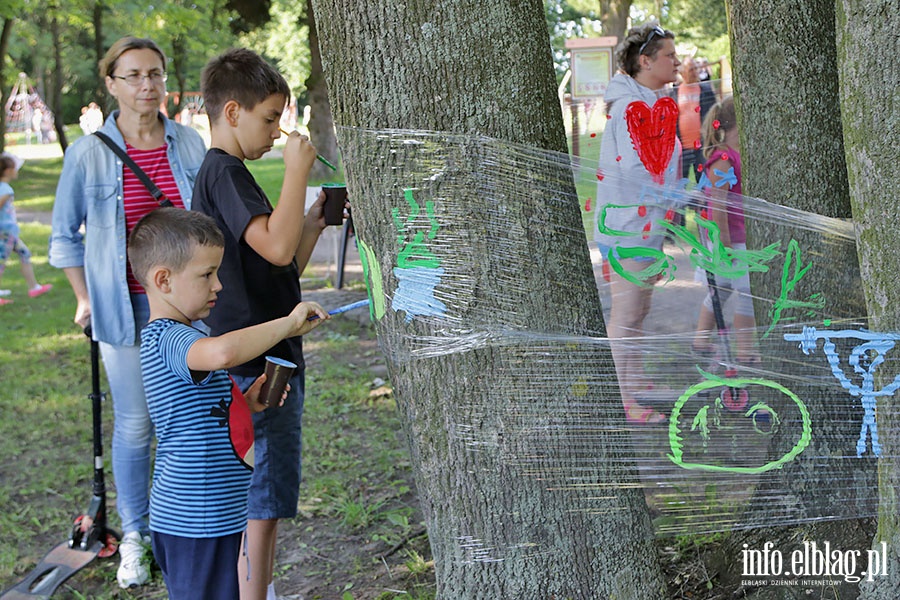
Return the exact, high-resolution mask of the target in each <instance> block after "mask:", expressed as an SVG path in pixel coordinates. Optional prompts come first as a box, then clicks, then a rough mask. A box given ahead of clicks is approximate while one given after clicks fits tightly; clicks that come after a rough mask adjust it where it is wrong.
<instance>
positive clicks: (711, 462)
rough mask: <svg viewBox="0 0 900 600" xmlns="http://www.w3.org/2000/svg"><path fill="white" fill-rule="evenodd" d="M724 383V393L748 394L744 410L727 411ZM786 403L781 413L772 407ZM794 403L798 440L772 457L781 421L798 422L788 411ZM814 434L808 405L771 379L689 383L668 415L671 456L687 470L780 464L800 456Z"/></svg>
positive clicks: (746, 469) (753, 469)
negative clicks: (772, 442) (773, 437)
mask: <svg viewBox="0 0 900 600" xmlns="http://www.w3.org/2000/svg"><path fill="white" fill-rule="evenodd" d="M723 388H724V390H725V393H726V394H732V395H735V396H736V395H738V394H746V395H747V396H749V398H750V401H749V403H748V404H747V406H746V407H744V408H745V410H741V411H734V410H729V408H728V407H727V406H726V401H723V400H722V397H721V395H720V394H719V391H720V390H722V389H723ZM723 395H725V394H723ZM782 395H783V396H782ZM784 396H786V398H785V397H784ZM726 397H727V395H726ZM766 400H768V401H766ZM782 405H784V408H782V409H781V413H782V414H781V415H779V414H778V413H777V412H776V411H775V410H774V409H773V408H772V407H773V406H782ZM794 407H796V411H797V412H798V414H799V417H800V423H801V426H800V428H799V430H798V432H797V434H796V443H795V444H794V446H793V447H792V448H791V449H790V450H789V451H788V452H787V453H786V454H784V455H783V456H781V457H780V458H778V459H776V460H769V459H768V455H767V451H768V440H769V438H770V437H771V435H772V434H773V433H774V431H775V429H776V428H778V427H779V426H781V425H782V424H783V423H785V422H796V421H797V419H796V416H797V413H795V414H790V411H793V410H794ZM787 417H789V418H787ZM811 433H812V425H811V421H810V418H809V411H808V410H807V408H806V406H805V405H804V404H803V402H802V401H801V400H800V398H798V397H797V395H796V394H794V393H793V392H791V391H790V390H788V389H787V388H785V387H784V386H782V385H781V384H779V383H776V382H774V381H772V380H769V379H742V378H733V379H730V378H718V377H712V376H710V378H708V379H706V380H705V381H701V382H700V383H698V384H696V385H693V386H691V387H689V388H688V389H687V390H685V392H684V394H682V395H681V397H679V398H678V400H677V401H676V402H675V406H674V408H673V410H672V415H671V417H670V418H669V447H670V449H671V450H672V453H671V454H669V458H670V459H671V460H672V462H674V463H675V464H676V465H678V466H680V467H683V468H685V469H698V470H704V471H719V472H729V473H762V472H765V471H769V470H771V469H780V468H781V467H782V466H784V464H785V463H788V462H790V461H792V460H793V459H794V458H796V457H797V456H798V455H799V454H800V453H801V452H803V450H804V449H805V448H806V446H808V445H809V440H810V435H811Z"/></svg>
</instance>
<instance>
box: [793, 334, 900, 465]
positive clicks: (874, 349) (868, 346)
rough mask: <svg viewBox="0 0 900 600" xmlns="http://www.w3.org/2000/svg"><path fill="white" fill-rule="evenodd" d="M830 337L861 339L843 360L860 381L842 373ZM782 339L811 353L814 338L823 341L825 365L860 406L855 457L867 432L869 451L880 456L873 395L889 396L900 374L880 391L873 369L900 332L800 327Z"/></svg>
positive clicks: (862, 448)
mask: <svg viewBox="0 0 900 600" xmlns="http://www.w3.org/2000/svg"><path fill="white" fill-rule="evenodd" d="M832 338H835V339H839V338H851V339H858V340H863V341H864V343H862V344H859V345H858V346H855V347H854V348H853V350H851V352H850V357H849V358H848V359H847V362H848V364H849V365H850V366H851V367H853V371H854V372H855V373H856V374H857V375H859V376H860V378H861V384H860V385H857V384H855V383H853V382H852V381H850V378H849V377H847V375H846V374H845V373H844V369H843V368H842V367H841V363H840V360H841V358H840V356H838V352H837V348H836V346H835V344H834V342H832V341H831V339H832ZM784 339H785V340H787V341H798V342H800V349H801V350H803V353H804V354H811V353H812V352H814V351H815V349H816V347H817V346H818V340H820V339H821V340H824V344H822V350H824V352H825V356H826V358H827V359H828V365H829V366H830V367H831V372H832V374H833V375H834V376H835V378H836V379H837V380H838V382H839V383H840V384H841V386H842V387H843V388H844V389H845V390H847V391H848V392H850V395H851V396H859V397H860V398H861V403H862V407H863V411H864V412H863V422H862V428H861V429H860V432H859V439H858V440H857V442H856V456H858V457H859V456H862V455H863V454H864V453H865V451H866V438H867V435H868V434H871V436H872V453H873V454H874V455H875V456H877V457H880V456H881V444H880V443H879V442H878V423H877V421H876V418H875V398H877V397H878V396H891V395H893V393H894V391H896V390H897V388H900V375H897V376H896V377H894V380H893V381H892V382H891V383H890V384H888V385H886V386H884V387H883V388H882V389H880V390H877V391H876V390H875V369H876V368H878V365H880V364H881V363H883V362H884V357H885V355H886V354H887V353H888V352H890V350H891V349H892V348H893V347H894V345H895V340H898V339H900V335H897V334H890V333H876V332H871V331H866V330H865V329H859V330H845V331H826V332H823V333H819V332H817V331H816V328H815V327H804V328H803V332H802V333H786V334H785V335H784Z"/></svg>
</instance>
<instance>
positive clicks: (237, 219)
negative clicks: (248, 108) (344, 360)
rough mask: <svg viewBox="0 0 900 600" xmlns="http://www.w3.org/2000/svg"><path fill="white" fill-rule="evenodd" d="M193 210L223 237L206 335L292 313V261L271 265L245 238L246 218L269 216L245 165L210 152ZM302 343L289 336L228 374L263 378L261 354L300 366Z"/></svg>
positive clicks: (296, 288) (296, 281)
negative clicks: (204, 216)
mask: <svg viewBox="0 0 900 600" xmlns="http://www.w3.org/2000/svg"><path fill="white" fill-rule="evenodd" d="M191 209H192V210H197V211H200V212H202V213H205V214H207V215H209V216H210V217H212V218H213V219H215V221H216V223H217V224H218V225H219V228H220V229H221V230H222V233H223V234H224V236H225V256H224V257H223V259H222V266H221V267H220V268H219V280H220V281H221V282H222V286H223V289H222V291H221V292H219V298H218V300H217V301H216V306H215V308H213V310H212V312H211V313H210V315H209V316H208V317H207V318H205V319H203V321H204V323H206V324H207V325H208V326H209V327H210V328H211V331H210V335H214V336H215V335H221V334H223V333H227V332H229V331H234V330H235V329H242V328H244V327H249V326H251V325H257V324H259V323H265V322H266V321H271V320H272V319H277V318H280V317H284V316H286V315H287V314H288V313H290V312H291V311H292V310H293V309H294V307H295V306H296V305H297V303H298V302H300V274H299V273H298V272H297V265H296V262H291V264H290V265H288V266H286V267H279V266H276V265H273V264H271V263H269V262H268V261H267V260H266V259H265V258H263V257H262V256H260V255H259V254H257V253H256V251H255V250H253V248H251V247H250V246H249V244H247V242H246V241H245V240H244V230H245V229H246V228H247V225H248V224H249V223H250V220H251V219H253V217H256V216H258V215H264V214H270V213H271V212H272V205H271V204H270V203H269V199H268V198H266V194H265V192H263V190H262V188H260V187H259V185H257V183H256V180H255V179H253V175H251V173H250V171H249V170H248V169H247V167H246V165H244V162H243V161H242V160H240V159H238V158H236V157H234V156H232V155H230V154H228V153H227V152H225V151H224V150H220V149H218V148H212V149H210V150H209V151H208V152H207V153H206V158H205V159H204V160H203V165H202V166H201V167H200V172H199V173H197V179H196V181H195V182H194V197H193V201H192V204H191ZM298 226H299V224H298ZM301 340H302V338H300V337H293V338H288V339H286V340H284V341H282V342H279V343H278V344H277V345H276V346H274V347H273V348H272V349H270V350H268V351H266V352H265V353H264V354H263V355H262V356H259V357H257V358H256V359H254V360H252V361H250V362H247V363H244V364H243V365H240V366H237V367H233V368H232V369H229V371H230V372H231V373H233V374H235V375H240V376H243V377H256V376H259V375H262V373H263V371H264V370H265V358H264V356H265V355H269V356H277V357H279V358H283V359H285V360H289V361H291V362H294V363H296V364H297V367H298V368H303V347H302V343H301Z"/></svg>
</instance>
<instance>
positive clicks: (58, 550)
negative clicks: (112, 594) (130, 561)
mask: <svg viewBox="0 0 900 600" xmlns="http://www.w3.org/2000/svg"><path fill="white" fill-rule="evenodd" d="M102 549H103V544H101V543H100V542H97V543H95V544H94V546H93V547H92V548H91V549H90V550H78V549H76V548H69V543H68V542H63V543H61V544H59V545H58V546H56V547H55V548H54V549H53V550H51V551H50V552H48V553H47V555H46V556H45V557H44V558H43V559H42V560H41V562H39V563H38V564H37V566H36V567H34V568H33V569H32V570H31V572H30V573H29V574H28V575H27V576H26V577H25V578H24V579H22V581H20V582H19V583H17V584H16V585H14V586H13V587H11V588H9V589H8V590H6V591H5V592H3V594H0V600H34V599H35V598H49V597H50V596H51V595H52V594H53V592H55V591H56V588H58V587H59V586H60V585H62V584H63V582H64V581H65V580H66V579H68V578H69V577H71V576H72V575H74V574H75V573H77V572H78V571H80V570H81V569H83V568H84V567H85V566H87V564H88V563H90V562H91V561H92V560H94V559H95V558H96V557H97V554H99V553H100V550H102Z"/></svg>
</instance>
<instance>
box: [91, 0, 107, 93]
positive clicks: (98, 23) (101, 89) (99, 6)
mask: <svg viewBox="0 0 900 600" xmlns="http://www.w3.org/2000/svg"><path fill="white" fill-rule="evenodd" d="M104 8H105V7H104V6H103V0H97V2H94V10H93V13H92V15H91V22H92V23H93V24H94V58H95V59H96V60H95V62H94V64H96V65H99V64H100V61H101V60H103V55H104V54H106V50H105V49H104V48H103V9H104ZM105 100H106V86H105V85H104V83H103V78H102V77H98V79H97V87H96V88H94V102H96V103H97V106H103V104H104V102H105Z"/></svg>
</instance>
